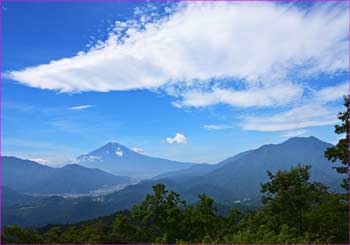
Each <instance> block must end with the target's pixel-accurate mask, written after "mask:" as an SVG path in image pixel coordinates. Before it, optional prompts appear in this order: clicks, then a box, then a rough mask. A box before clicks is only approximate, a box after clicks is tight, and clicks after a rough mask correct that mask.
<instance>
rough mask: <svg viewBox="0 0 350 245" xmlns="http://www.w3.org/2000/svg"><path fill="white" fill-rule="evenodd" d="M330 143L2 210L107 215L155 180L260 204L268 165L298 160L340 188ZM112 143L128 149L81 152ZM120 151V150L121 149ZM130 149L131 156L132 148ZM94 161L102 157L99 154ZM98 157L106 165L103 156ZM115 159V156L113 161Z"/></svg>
mask: <svg viewBox="0 0 350 245" xmlns="http://www.w3.org/2000/svg"><path fill="white" fill-rule="evenodd" d="M331 146H332V145H331V144H328V143H326V142H323V141H321V140H319V139H317V138H315V137H307V138H306V137H295V138H291V139H288V140H287V141H285V142H283V143H281V144H270V145H264V146H261V147H259V148H258V149H255V150H250V151H246V152H243V153H240V154H237V155H235V156H233V157H231V158H228V159H226V160H224V161H222V162H220V163H218V164H215V165H207V164H200V165H187V166H188V167H187V168H184V169H179V170H174V169H169V172H168V173H160V174H159V175H157V176H154V177H153V178H152V179H148V180H144V181H141V182H140V183H138V184H133V185H128V186H126V187H125V188H123V189H122V190H120V191H116V192H113V193H111V194H108V195H104V196H99V197H81V198H61V197H51V198H45V199H41V200H40V201H34V204H33V202H32V203H29V204H23V205H18V204H17V205H15V206H7V207H5V208H4V211H3V215H4V216H3V218H4V219H3V222H4V224H14V223H17V224H19V225H27V226H28V225H29V226H38V225H44V224H49V223H67V222H77V221H82V220H85V219H91V218H94V217H98V216H101V215H107V214H110V213H113V212H115V211H118V210H124V209H128V208H131V207H132V206H133V205H134V204H136V203H139V202H140V201H142V200H143V198H144V197H145V196H146V194H147V193H149V192H151V191H152V185H154V184H156V183H164V184H165V185H166V186H167V188H168V189H171V190H175V191H176V192H178V193H180V195H181V198H183V199H186V200H188V201H189V202H190V203H194V202H196V201H197V195H198V194H200V193H206V194H207V195H209V196H211V197H213V198H214V199H215V200H216V201H217V202H219V203H221V204H223V205H225V206H232V205H237V204H241V205H247V206H251V207H252V206H256V205H259V204H260V202H259V198H260V192H259V191H260V184H261V183H264V182H266V181H268V177H267V171H271V172H272V173H275V172H276V171H277V170H287V169H289V168H290V167H291V166H296V165H297V164H299V163H300V164H303V165H311V167H312V168H311V179H312V180H313V181H319V182H322V183H324V184H326V185H328V186H329V187H330V188H331V190H334V191H336V190H339V189H338V187H339V185H340V182H341V178H342V177H343V176H341V175H339V174H338V173H336V171H335V170H334V169H333V167H334V164H333V163H331V162H329V161H328V160H327V159H326V158H325V157H324V151H325V150H326V149H327V148H328V147H331ZM108 149H112V150H116V151H122V152H123V156H124V154H125V156H127V155H128V152H127V151H126V149H127V148H123V147H121V145H119V144H115V145H114V146H111V144H107V145H106V146H104V147H102V148H100V149H98V150H97V152H93V153H91V155H89V154H87V155H84V157H80V158H87V157H88V156H101V155H102V154H106V158H102V159H108V158H109V157H111V156H110V154H112V153H111V152H110V151H108V152H107V150H108ZM129 151H130V150H129ZM103 152H104V153H103ZM118 154H120V155H121V153H118ZM130 155H131V156H133V154H131V153H130ZM117 157H118V156H117ZM111 158H112V157H111ZM141 159H144V158H141ZM165 161H166V160H165ZM92 162H93V164H98V163H99V162H98V161H97V159H95V160H94V161H92ZM170 162H171V161H170ZM100 163H102V165H103V164H104V161H102V162H100ZM112 163H113V161H112V160H111V162H109V164H112ZM119 163H120V162H119ZM120 164H122V163H120ZM107 165H108V164H107ZM139 165H142V164H140V163H136V162H135V163H133V164H132V166H139ZM158 172H161V171H158ZM153 173H154V172H153ZM42 214H45V215H42Z"/></svg>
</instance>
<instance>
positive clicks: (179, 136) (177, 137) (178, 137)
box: [165, 133, 187, 144]
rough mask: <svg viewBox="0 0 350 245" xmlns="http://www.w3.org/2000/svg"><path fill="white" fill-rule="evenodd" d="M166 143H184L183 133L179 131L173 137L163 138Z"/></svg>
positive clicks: (185, 141) (185, 140)
mask: <svg viewBox="0 0 350 245" xmlns="http://www.w3.org/2000/svg"><path fill="white" fill-rule="evenodd" d="M165 140H166V142H167V143H168V144H173V143H178V144H186V143H187V138H186V136H185V135H183V134H181V133H176V135H175V136H174V137H173V138H170V137H168V138H166V139H165Z"/></svg>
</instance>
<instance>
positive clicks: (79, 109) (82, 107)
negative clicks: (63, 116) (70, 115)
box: [67, 105, 94, 111]
mask: <svg viewBox="0 0 350 245" xmlns="http://www.w3.org/2000/svg"><path fill="white" fill-rule="evenodd" d="M91 107H94V105H79V106H72V107H68V108H67V109H68V110H73V111H81V110H85V109H88V108H91Z"/></svg>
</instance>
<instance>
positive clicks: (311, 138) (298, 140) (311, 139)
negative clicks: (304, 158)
mask: <svg viewBox="0 0 350 245" xmlns="http://www.w3.org/2000/svg"><path fill="white" fill-rule="evenodd" d="M306 142H310V143H326V142H324V141H322V140H320V139H319V138H316V137H315V136H309V137H300V136H298V137H292V138H289V139H287V140H286V141H284V142H283V143H282V144H286V143H287V144H288V143H306Z"/></svg>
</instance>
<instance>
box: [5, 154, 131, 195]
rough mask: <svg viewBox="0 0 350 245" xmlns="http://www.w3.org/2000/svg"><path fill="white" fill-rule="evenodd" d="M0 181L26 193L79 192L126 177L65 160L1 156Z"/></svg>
mask: <svg viewBox="0 0 350 245" xmlns="http://www.w3.org/2000/svg"><path fill="white" fill-rule="evenodd" d="M2 174H3V178H2V180H3V181H2V185H3V186H6V187H9V188H11V189H12V190H14V191H17V192H22V193H28V194H83V193H89V192H91V191H95V190H97V189H99V188H104V187H106V186H116V185H125V184H128V183H130V178H129V177H125V176H115V175H112V174H109V173H106V172H104V171H102V170H99V169H91V168H86V167H82V166H79V165H77V164H69V165H66V166H64V167H62V168H52V167H48V166H44V165H41V164H39V163H37V162H33V161H30V160H23V159H19V158H16V157H2Z"/></svg>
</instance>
